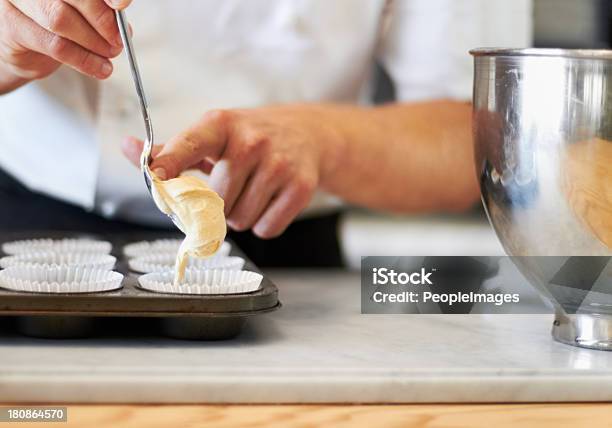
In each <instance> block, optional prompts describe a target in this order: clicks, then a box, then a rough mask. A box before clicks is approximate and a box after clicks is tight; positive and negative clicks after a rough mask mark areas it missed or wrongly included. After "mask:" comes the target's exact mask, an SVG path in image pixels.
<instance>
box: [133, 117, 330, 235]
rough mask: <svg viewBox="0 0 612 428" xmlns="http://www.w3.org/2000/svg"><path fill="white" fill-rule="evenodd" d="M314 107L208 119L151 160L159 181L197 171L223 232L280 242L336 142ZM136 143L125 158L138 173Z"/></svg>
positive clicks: (325, 168) (318, 179) (325, 166)
mask: <svg viewBox="0 0 612 428" xmlns="http://www.w3.org/2000/svg"><path fill="white" fill-rule="evenodd" d="M326 123H327V122H326V120H325V115H324V114H321V113H320V112H319V111H318V110H317V108H316V106H313V107H311V106H279V107H269V108H260V109H251V110H228V111H213V112H209V113H206V114H205V115H204V116H203V117H202V119H201V120H200V121H199V122H198V123H196V124H195V125H194V126H193V127H191V128H190V129H188V130H187V131H185V132H183V133H181V134H180V135H178V136H177V137H176V138H174V139H172V140H171V141H169V142H168V143H166V144H165V145H164V146H157V147H156V148H155V150H154V152H153V157H154V159H153V163H152V165H151V169H152V170H153V171H154V172H155V173H156V174H157V175H158V176H160V178H162V179H170V178H174V177H176V176H178V175H179V174H180V173H181V172H182V171H184V170H186V169H193V168H198V169H200V170H202V171H203V172H205V173H207V174H210V181H209V184H210V186H211V187H212V188H213V189H214V190H215V191H217V192H218V193H219V195H220V196H221V197H222V198H223V199H224V201H225V214H226V217H227V219H228V225H229V226H230V227H231V228H232V229H234V230H238V231H244V230H248V229H250V228H252V229H253V232H254V233H255V234H256V235H258V236H259V237H261V238H272V237H275V236H278V235H280V234H281V233H282V232H283V231H284V230H285V229H286V228H287V226H288V225H289V224H290V223H291V222H292V221H293V219H295V217H296V216H297V215H298V214H299V213H300V212H301V211H302V210H303V209H304V208H305V207H306V206H307V205H308V203H309V202H310V199H311V198H312V195H313V193H314V191H315V189H316V188H317V186H318V185H319V183H320V182H321V181H322V180H324V179H325V176H326V174H327V172H328V171H329V170H330V169H333V168H334V161H335V159H336V158H337V154H338V153H339V151H340V150H339V144H337V143H338V142H339V141H338V139H337V138H336V137H337V136H336V135H335V134H334V132H333V128H332V127H330V126H327V125H326ZM142 144H143V143H142V141H140V140H136V139H134V138H129V139H128V140H126V141H125V142H124V144H123V151H124V153H125V155H126V156H127V157H128V158H129V159H130V160H131V161H132V162H133V163H134V164H135V165H137V166H138V165H139V158H140V152H141V151H142Z"/></svg>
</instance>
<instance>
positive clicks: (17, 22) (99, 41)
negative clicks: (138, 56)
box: [0, 0, 132, 83]
mask: <svg viewBox="0 0 612 428" xmlns="http://www.w3.org/2000/svg"><path fill="white" fill-rule="evenodd" d="M131 1H132V0H0V69H4V70H3V72H4V75H6V74H7V73H8V74H10V75H11V76H12V77H14V78H15V79H18V80H20V81H21V83H25V82H27V81H30V80H34V79H41V78H44V77H46V76H48V75H50V74H51V73H53V72H54V71H55V70H57V69H58V68H59V67H60V65H62V64H66V65H68V66H70V67H72V68H74V69H75V70H77V71H79V72H81V73H83V74H85V75H87V76H91V77H94V78H97V79H105V78H107V77H108V76H110V75H111V73H112V71H113V65H112V63H111V62H110V60H109V58H113V57H115V56H117V55H119V53H120V52H121V50H122V45H123V44H122V43H121V38H120V35H119V29H118V27H117V22H116V20H115V13H114V9H123V8H125V7H127V6H128V5H129V4H130V3H131Z"/></svg>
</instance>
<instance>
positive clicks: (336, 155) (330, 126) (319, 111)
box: [314, 106, 348, 190]
mask: <svg viewBox="0 0 612 428" xmlns="http://www.w3.org/2000/svg"><path fill="white" fill-rule="evenodd" d="M343 108H344V107H341V106H319V107H318V108H317V107H315V110H316V111H315V115H314V121H315V124H316V127H317V129H318V133H317V134H316V135H315V138H316V140H317V141H318V143H319V184H320V187H321V188H323V189H324V190H327V189H329V188H333V187H334V186H333V184H332V183H333V182H334V180H335V179H334V177H335V176H336V175H337V174H338V172H339V171H342V169H343V168H342V164H343V162H344V159H345V157H346V153H347V150H346V146H347V141H348V136H347V133H346V132H345V129H344V124H343V121H344V120H345V119H346V118H343V116H344V115H343V114H342V111H341V110H342V109H343Z"/></svg>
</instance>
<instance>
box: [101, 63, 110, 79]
mask: <svg viewBox="0 0 612 428" xmlns="http://www.w3.org/2000/svg"><path fill="white" fill-rule="evenodd" d="M112 72H113V65H112V64H111V63H110V62H104V63H102V66H100V74H99V76H100V77H102V78H106V77H108V76H110V75H111V73H112Z"/></svg>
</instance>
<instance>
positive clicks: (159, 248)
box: [123, 239, 232, 258]
mask: <svg viewBox="0 0 612 428" xmlns="http://www.w3.org/2000/svg"><path fill="white" fill-rule="evenodd" d="M181 242H183V240H182V239H158V240H156V241H140V242H133V243H131V244H128V245H126V246H125V247H123V254H125V256H126V257H128V258H136V257H143V256H147V255H150V254H162V255H167V256H171V257H176V253H178V250H179V247H180V246H181ZM231 250H232V246H231V245H230V243H229V242H224V243H223V244H221V248H219V251H217V252H216V253H215V256H217V255H220V256H227V255H228V254H229V253H230V251H231Z"/></svg>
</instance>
